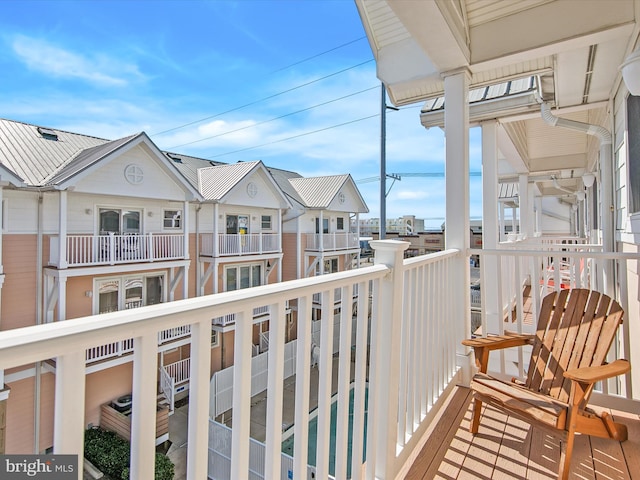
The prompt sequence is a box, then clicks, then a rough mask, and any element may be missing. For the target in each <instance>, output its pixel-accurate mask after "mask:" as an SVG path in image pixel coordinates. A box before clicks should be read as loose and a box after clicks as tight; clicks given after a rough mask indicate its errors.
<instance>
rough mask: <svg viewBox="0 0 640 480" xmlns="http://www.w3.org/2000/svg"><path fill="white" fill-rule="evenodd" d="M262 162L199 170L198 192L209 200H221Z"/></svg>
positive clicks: (240, 163) (239, 163)
mask: <svg viewBox="0 0 640 480" xmlns="http://www.w3.org/2000/svg"><path fill="white" fill-rule="evenodd" d="M261 163H262V162H260V161H255V162H238V163H234V164H231V165H218V166H215V167H207V168H201V169H199V170H198V191H199V192H200V193H201V194H202V196H203V197H204V198H205V199H207V200H221V199H222V198H223V197H224V196H225V195H226V194H227V193H229V191H230V190H231V189H232V188H233V187H234V186H236V184H237V183H238V182H239V181H240V180H242V179H243V178H244V177H246V176H247V175H248V174H249V173H250V172H251V171H253V169H254V168H256V167H257V166H258V165H260V164H261Z"/></svg>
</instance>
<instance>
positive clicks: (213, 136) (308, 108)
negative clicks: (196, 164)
mask: <svg viewBox="0 0 640 480" xmlns="http://www.w3.org/2000/svg"><path fill="white" fill-rule="evenodd" d="M376 88H379V87H377V86H376V87H371V88H366V89H364V90H360V91H358V92H354V93H350V94H349V95H344V96H342V97H339V98H334V99H333V100H328V101H326V102H322V103H317V104H316V105H312V106H310V107H307V108H303V109H301V110H296V111H295V112H291V113H285V114H284V115H280V116H279V117H273V118H270V119H268V120H263V121H261V122H257V123H253V124H251V125H246V126H244V127H240V128H236V129H234V130H228V131H226V132H222V133H218V134H217V135H212V136H210V137H205V138H200V139H198V140H194V141H192V142H187V143H182V144H180V145H175V146H173V147H168V150H173V149H175V148H180V147H185V146H187V145H193V144H194V143H199V142H204V141H205V140H211V139H212V138H217V137H222V136H224V135H229V134H230V133H235V132H239V131H241V130H246V129H248V128H253V127H257V126H258V125H264V124H265V123H269V122H273V121H275V120H280V119H281V118H285V117H290V116H291V115H296V114H298V113H302V112H306V111H308V110H312V109H314V108H318V107H323V106H325V105H329V104H330V103H334V102H338V101H340V100H344V99H345V98H349V97H353V96H355V95H359V94H361V93H364V92H368V91H370V90H374V89H376Z"/></svg>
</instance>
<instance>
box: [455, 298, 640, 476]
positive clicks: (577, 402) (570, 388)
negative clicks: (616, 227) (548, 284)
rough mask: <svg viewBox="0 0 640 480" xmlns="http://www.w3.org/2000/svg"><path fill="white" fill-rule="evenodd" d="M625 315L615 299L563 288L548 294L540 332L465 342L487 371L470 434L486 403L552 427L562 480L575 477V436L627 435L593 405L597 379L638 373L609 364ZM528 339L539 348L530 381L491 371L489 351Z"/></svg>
mask: <svg viewBox="0 0 640 480" xmlns="http://www.w3.org/2000/svg"><path fill="white" fill-rule="evenodd" d="M623 313H624V312H623V310H622V308H621V307H620V305H619V304H618V303H617V302H616V301H614V300H612V299H611V298H609V297H608V296H606V295H603V294H600V293H598V292H594V291H589V290H584V289H574V290H561V291H560V292H552V293H550V294H549V295H547V296H546V297H545V298H544V299H543V301H542V307H541V310H540V317H539V320H538V328H537V332H536V334H535V335H519V334H515V333H507V334H505V335H500V336H490V337H484V338H475V339H471V340H465V341H463V342H462V343H463V344H464V345H466V346H469V347H473V349H474V353H475V357H476V364H477V366H478V368H479V370H480V372H479V373H478V374H476V375H475V376H474V378H473V380H472V382H471V388H472V390H473V395H474V408H473V419H472V422H471V427H470V431H471V433H473V434H475V433H478V427H479V424H480V416H481V407H482V402H487V403H489V404H491V405H494V406H496V407H498V408H500V409H503V410H505V411H506V412H507V413H508V414H510V415H514V416H516V417H518V418H521V419H523V420H525V421H527V422H529V423H530V424H532V425H534V426H539V427H543V428H546V429H549V430H550V431H551V432H552V433H554V434H556V435H558V436H560V438H561V445H562V447H561V458H560V466H559V474H558V477H559V478H562V479H563V480H564V479H567V478H568V476H569V465H570V462H571V456H572V453H573V441H574V436H575V434H576V433H583V434H587V435H595V436H598V437H603V438H611V439H614V440H618V441H621V442H622V441H624V440H626V439H627V429H626V426H625V425H622V424H620V423H616V422H614V421H613V420H612V418H611V416H610V415H608V414H607V413H606V412H605V413H603V414H602V415H601V416H599V415H596V414H595V412H593V411H592V410H590V409H588V408H587V402H588V400H589V397H590V395H591V392H592V390H593V387H594V385H595V384H596V383H597V382H598V381H600V380H605V379H607V378H610V377H614V376H616V375H622V374H625V373H627V372H629V371H630V370H631V367H630V365H629V362H628V361H626V360H616V361H614V362H612V363H610V364H606V363H605V357H606V355H607V352H608V351H609V347H610V346H611V343H612V342H613V339H614V337H615V334H616V331H617V329H618V325H619V324H620V323H621V322H622V315H623ZM527 344H532V345H533V351H532V353H531V361H530V363H529V370H528V374H527V379H526V382H524V383H521V382H516V381H515V380H512V383H508V382H502V381H500V380H497V379H495V378H492V377H491V376H489V375H487V373H486V372H487V364H488V361H489V352H491V351H492V350H498V349H502V348H508V347H515V346H520V345H527Z"/></svg>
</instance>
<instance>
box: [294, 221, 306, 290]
mask: <svg viewBox="0 0 640 480" xmlns="http://www.w3.org/2000/svg"><path fill="white" fill-rule="evenodd" d="M301 218H302V215H300V216H299V217H297V218H296V278H302V259H303V258H304V256H303V251H302V232H300V219H301Z"/></svg>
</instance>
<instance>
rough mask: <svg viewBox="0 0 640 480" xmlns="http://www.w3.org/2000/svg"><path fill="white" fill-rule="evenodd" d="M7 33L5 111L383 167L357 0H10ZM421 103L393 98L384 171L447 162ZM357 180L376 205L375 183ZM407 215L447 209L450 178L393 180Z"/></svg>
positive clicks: (176, 140)
mask: <svg viewBox="0 0 640 480" xmlns="http://www.w3.org/2000/svg"><path fill="white" fill-rule="evenodd" d="M0 42H1V48H0V69H1V70H2V75H1V76H0V91H1V92H2V94H1V95H0V116H1V117H4V118H9V119H12V120H19V121H23V122H27V123H34V124H37V125H43V126H48V127H52V128H57V129H62V130H69V131H73V132H79V133H84V134H88V135H94V136H97V137H101V138H107V139H115V138H119V137H123V136H126V135H130V134H132V133H136V132H140V131H145V132H147V134H149V136H150V137H151V138H152V140H153V141H154V142H155V143H156V144H157V145H158V146H159V147H160V148H162V149H164V150H169V151H175V152H179V153H184V154H190V155H194V156H199V157H203V158H207V159H212V160H217V161H223V162H228V163H235V162H237V161H239V160H245V161H246V160H258V159H259V160H262V161H264V162H265V163H266V164H267V165H269V166H273V167H278V168H283V169H289V170H294V171H297V172H299V173H300V174H302V175H305V176H313V175H331V174H341V173H350V174H351V175H352V176H353V178H354V179H355V180H356V181H357V182H358V181H359V180H361V179H366V178H370V177H374V176H377V175H379V169H380V167H379V161H380V117H379V113H380V89H379V85H380V83H379V81H378V79H377V78H376V75H375V62H374V61H373V55H372V52H371V49H370V47H369V44H368V41H367V39H366V37H365V33H364V29H363V27H362V23H361V22H360V18H359V16H358V12H357V9H356V6H355V3H354V2H353V1H352V0H304V1H303V0H285V1H276V0H239V1H224V0H213V1H189V0H187V1H170V0H165V1H152V0H138V1H132V0H129V1H116V0H110V1H107V0H102V1H81V0H75V1H67V2H62V1H54V0H50V1H45V0H40V1H28V0H3V2H2V15H1V16H0ZM419 110H420V105H419V104H416V105H413V106H409V107H403V108H402V109H401V110H400V111H398V112H394V111H391V110H389V111H388V114H387V149H386V150H387V154H386V157H387V171H388V172H401V173H422V172H436V171H440V172H441V171H443V169H444V166H443V165H444V137H443V134H442V132H441V131H440V130H439V129H430V130H428V131H427V130H425V129H424V128H423V127H422V126H421V125H420V121H419ZM471 137H472V142H471V170H472V171H480V169H481V167H480V160H479V158H480V155H479V148H480V142H479V132H478V131H476V130H475V129H474V130H472V132H471ZM471 185H472V192H476V193H472V199H473V200H472V205H471V215H472V217H479V216H480V215H481V204H480V199H479V195H478V194H477V192H479V190H480V178H479V177H472V178H471ZM358 186H359V188H360V190H361V192H362V194H363V197H364V198H365V201H366V202H367V204H368V206H369V209H370V211H371V212H370V214H369V215H368V216H372V217H376V216H378V215H379V183H377V182H363V183H358ZM401 215H416V216H417V217H418V218H434V217H435V218H437V217H443V216H444V179H442V178H440V179H433V178H423V177H417V178H410V177H405V178H403V179H402V180H401V181H399V182H396V183H395V184H394V185H393V188H392V189H391V191H390V193H389V196H388V200H387V216H388V217H389V218H393V217H399V216H401ZM430 224H438V221H437V220H433V221H431V222H430Z"/></svg>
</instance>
